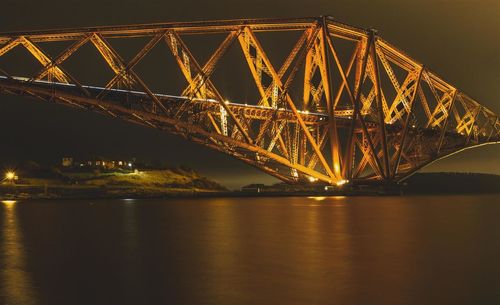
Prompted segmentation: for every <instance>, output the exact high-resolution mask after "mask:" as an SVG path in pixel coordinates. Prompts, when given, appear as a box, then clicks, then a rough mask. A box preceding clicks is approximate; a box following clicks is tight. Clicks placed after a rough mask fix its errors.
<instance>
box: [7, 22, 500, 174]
mask: <svg viewBox="0 0 500 305" xmlns="http://www.w3.org/2000/svg"><path fill="white" fill-rule="evenodd" d="M263 32H266V33H272V34H274V35H280V33H290V32H294V33H297V37H298V38H297V40H296V41H295V43H294V44H293V47H292V48H291V49H290V50H288V51H287V53H288V55H287V56H286V57H285V59H284V60H283V63H282V64H281V66H279V68H276V66H275V65H274V64H273V63H272V60H271V57H270V56H269V52H271V53H272V50H269V49H266V48H265V47H264V46H263V44H262V42H261V39H260V37H259V35H262V34H261V33H263ZM191 35H196V36H198V37H199V36H201V37H205V38H210V37H213V36H216V35H224V39H223V40H222V42H220V43H219V45H218V47H217V48H215V50H214V51H213V53H212V54H211V55H210V56H209V58H208V60H207V62H206V63H204V64H202V63H200V62H199V61H198V59H197V58H196V56H195V55H194V52H192V51H191V49H190V48H189V47H188V43H186V41H185V40H186V38H187V37H188V36H191ZM141 37H142V38H147V41H146V43H145V44H143V46H142V48H141V49H140V50H139V52H138V53H136V54H135V56H133V57H132V59H131V60H129V61H125V60H124V59H123V57H122V55H120V54H119V52H118V51H117V49H116V48H114V47H113V43H112V42H113V41H114V40H118V39H120V40H125V41H127V40H132V39H135V38H141ZM61 42H70V43H71V44H70V45H69V46H67V47H65V49H64V50H63V51H62V52H60V54H59V55H58V56H56V57H54V58H52V57H51V56H50V55H49V54H48V52H47V51H46V50H45V49H44V48H48V47H49V46H50V45H51V44H56V43H61ZM160 44H163V45H166V46H167V47H168V50H169V52H170V56H171V57H172V58H173V59H174V62H175V63H176V65H177V68H178V70H179V71H180V75H182V77H183V78H184V80H185V81H186V84H187V85H186V87H184V88H182V90H179V91H178V92H169V93H174V94H175V95H164V94H160V93H157V92H153V90H152V89H151V88H150V86H149V85H148V84H146V81H144V79H143V76H142V75H141V73H140V72H137V71H136V69H135V68H136V66H137V65H139V64H140V63H141V62H142V61H143V59H144V58H145V57H147V56H148V54H149V53H150V52H151V50H153V49H155V48H157V47H158V46H159V45H160ZM87 45H90V46H92V47H93V48H95V50H97V52H98V54H99V56H100V57H101V58H102V59H103V61H102V60H101V61H100V62H102V63H104V65H106V66H107V67H109V69H110V70H111V71H112V73H113V76H112V77H111V79H109V80H108V81H106V82H105V83H102V84H98V86H89V84H82V83H81V82H80V81H78V78H79V76H78V75H76V74H75V75H73V74H74V73H70V72H68V69H67V68H66V67H65V65H66V62H67V61H68V59H70V58H74V57H78V56H79V50H80V49H82V48H83V47H84V46H87ZM17 48H24V49H25V50H27V51H28V54H30V56H32V57H33V58H34V59H35V60H36V61H37V62H38V63H40V65H41V68H40V69H39V70H38V71H37V72H36V73H34V74H31V75H22V74H21V75H20V74H19V72H17V71H14V70H12V71H5V69H0V74H1V75H3V76H1V77H0V90H1V91H2V92H4V93H8V94H21V95H29V96H33V97H36V98H40V99H43V100H47V101H55V102H59V103H62V104H65V105H70V106H73V107H77V108H80V109H86V110H92V111H97V112H100V113H104V114H107V115H111V116H113V117H120V118H123V119H125V120H127V121H131V122H134V123H138V124H142V125H146V126H149V127H153V128H158V129H161V130H165V131H167V132H169V133H173V134H178V135H181V136H184V137H186V138H187V139H189V140H191V141H194V142H196V143H200V144H202V145H205V146H208V147H211V148H213V149H216V150H219V151H221V152H224V153H227V154H229V155H232V156H234V157H236V158H238V159H240V160H242V161H244V162H246V163H248V164H251V165H253V166H256V167H257V168H259V169H261V170H263V171H265V172H266V173H269V174H271V175H274V176H276V177H277V178H279V179H281V180H283V181H286V182H290V183H294V182H304V181H305V182H316V181H320V182H322V183H328V184H342V183H345V182H346V181H368V180H370V181H371V180H377V181H395V182H397V181H401V180H403V179H405V178H407V177H408V176H409V175H411V174H412V173H414V172H415V171H417V170H419V169H420V168H422V167H423V166H425V165H427V164H429V163H430V162H433V161H435V160H437V159H440V158H443V157H446V156H447V155H450V154H453V153H456V152H458V151H461V150H463V149H466V148H469V147H474V146H479V145H484V144H490V143H498V141H499V139H500V122H499V120H498V116H497V115H496V114H495V113H493V112H492V111H491V110H489V109H487V108H486V107H484V106H482V105H480V104H479V103H478V102H476V101H474V100H473V99H472V98H470V97H468V96H467V95H465V94H464V93H463V92H461V91H459V90H458V89H457V88H455V87H454V86H452V85H451V84H449V83H447V82H446V81H444V80H443V79H442V78H440V77H439V76H437V75H436V74H435V73H433V72H432V71H430V70H429V69H428V68H426V67H425V66H424V65H422V64H421V63H419V62H417V61H416V60H414V59H412V58H411V57H409V56H408V55H406V54H405V53H404V52H402V51H401V50H399V49H398V48H396V47H395V46H393V45H391V44H389V43H388V42H386V41H385V40H383V39H382V38H381V37H379V36H378V35H377V33H376V32H375V31H373V30H364V29H359V28H356V27H352V26H348V25H345V24H342V23H339V22H336V21H335V20H333V19H332V18H331V17H319V18H299V19H248V20H227V21H209V22H183V23H162V24H147V25H131V26H116V27H99V28H98V27H96V28H82V29H61V30H49V31H32V32H16V33H4V34H0V60H1V59H2V57H4V56H5V55H8V54H10V53H12V52H14V51H15V50H16V49H17ZM232 49H239V50H240V54H241V55H242V57H241V59H242V60H243V61H244V62H246V65H247V67H248V71H249V75H250V76H251V79H253V82H254V85H255V87H256V89H257V96H258V98H257V99H256V100H255V101H253V102H252V103H249V104H246V103H238V102H237V101H236V102H228V101H227V99H226V97H225V96H224V94H222V93H221V91H220V90H219V88H218V87H217V86H216V84H215V81H214V80H213V74H214V73H215V71H216V69H217V68H218V67H219V66H220V65H221V62H224V60H225V59H226V58H227V57H229V56H227V53H228V52H229V51H230V50H232ZM7 61H8V59H7ZM1 63H2V62H1V61H0V64H1ZM165 72H166V74H165V75H166V76H167V77H169V75H172V76H171V77H174V76H173V75H176V74H175V73H173V71H165ZM234 77H238V75H235V76H234ZM298 78H300V80H298ZM297 87H299V90H298V91H300V92H301V93H300V94H299V95H298V94H296V93H294V90H293V88H297ZM295 91H297V90H295Z"/></svg>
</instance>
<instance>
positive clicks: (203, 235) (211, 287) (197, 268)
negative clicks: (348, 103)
mask: <svg viewBox="0 0 500 305" xmlns="http://www.w3.org/2000/svg"><path fill="white" fill-rule="evenodd" d="M498 199H500V198H499V197H498V196H480V197H473V196H455V197H343V196H333V197H330V196H321V197H289V198H286V197H283V198H210V199H171V200H133V199H130V200H95V201H92V202H89V201H26V202H17V203H16V202H13V201H4V202H2V205H1V209H0V227H1V229H2V231H1V233H0V249H2V251H1V252H0V266H1V270H0V304H41V305H45V304H46V305H52V304H76V305H79V304H103V305H104V304H120V305H121V304H287V305H288V304H332V303H333V304H356V305H357V304H384V305H385V304H403V305H404V304H429V305H433V304H440V305H441V304H464V305H465V304H495V303H500V302H497V301H500V294H499V293H498V291H499V290H498V289H497V288H498V287H500V280H499V275H500V262H499V261H498V257H500V225H499V223H498V215H500V205H499V204H496V203H495V202H500V201H499V200H498ZM436 296H439V298H437V297H436Z"/></svg>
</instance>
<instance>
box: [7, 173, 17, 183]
mask: <svg viewBox="0 0 500 305" xmlns="http://www.w3.org/2000/svg"><path fill="white" fill-rule="evenodd" d="M16 179H17V176H16V173H15V172H14V171H7V172H6V173H5V180H7V181H9V182H13V181H14V180H16Z"/></svg>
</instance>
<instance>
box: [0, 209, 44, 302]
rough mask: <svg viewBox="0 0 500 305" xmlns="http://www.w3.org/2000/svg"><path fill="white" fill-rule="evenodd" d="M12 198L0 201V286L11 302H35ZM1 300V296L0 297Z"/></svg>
mask: <svg viewBox="0 0 500 305" xmlns="http://www.w3.org/2000/svg"><path fill="white" fill-rule="evenodd" d="M16 204H17V201H14V200H4V201H2V207H1V208H2V210H3V214H4V215H3V216H4V217H3V219H2V223H3V225H2V230H1V236H2V238H1V243H2V247H0V249H2V251H1V254H0V257H1V258H2V259H1V261H2V264H1V268H0V278H1V282H2V284H0V287H3V288H2V291H5V294H6V299H7V300H10V301H11V302H12V303H11V304H26V305H29V304H36V302H35V297H34V295H33V284H32V281H31V279H30V274H29V272H28V271H27V270H26V269H27V268H26V261H25V259H26V258H25V256H26V254H25V251H24V244H23V236H22V232H21V231H20V229H19V225H18V219H17V215H16ZM0 300H1V298H0Z"/></svg>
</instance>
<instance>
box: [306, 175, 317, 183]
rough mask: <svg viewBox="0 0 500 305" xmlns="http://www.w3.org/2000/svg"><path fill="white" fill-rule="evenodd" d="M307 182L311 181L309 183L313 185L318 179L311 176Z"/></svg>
mask: <svg viewBox="0 0 500 305" xmlns="http://www.w3.org/2000/svg"><path fill="white" fill-rule="evenodd" d="M307 180H309V182H311V183H313V182H316V181H318V178H316V177H312V176H309V177H307Z"/></svg>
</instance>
